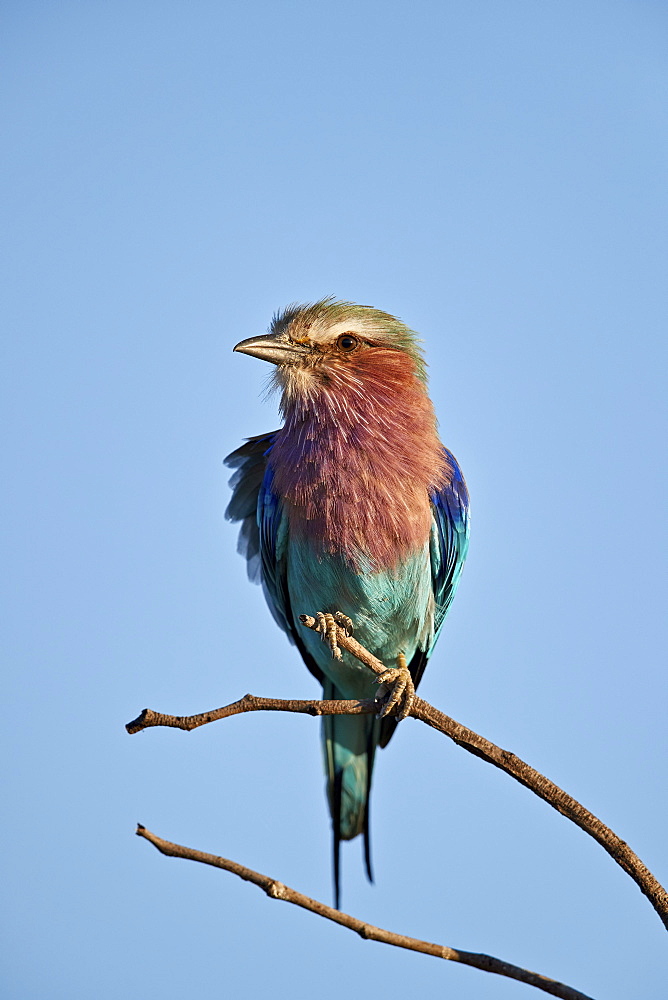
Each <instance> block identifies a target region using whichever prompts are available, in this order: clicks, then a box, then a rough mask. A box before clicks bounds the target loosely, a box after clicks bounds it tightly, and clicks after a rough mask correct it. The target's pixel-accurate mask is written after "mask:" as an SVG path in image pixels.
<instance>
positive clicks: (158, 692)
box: [1, 0, 668, 1000]
mask: <svg viewBox="0 0 668 1000" xmlns="http://www.w3.org/2000/svg"><path fill="white" fill-rule="evenodd" d="M2 20H3V25H4V26H3V40H4V41H3V48H4V56H3V61H2V62H3V69H2V78H3V88H2V93H3V96H2V114H3V121H4V125H3V131H4V135H5V143H4V145H5V156H4V158H3V165H2V168H1V169H2V183H1V190H2V192H3V194H2V198H3V203H4V204H3V218H4V221H3V232H4V240H3V242H4V247H5V263H4V267H3V271H4V276H5V282H4V290H3V292H2V304H3V314H4V320H3V329H4V330H5V336H4V337H3V342H4V343H3V348H2V351H3V355H4V362H3V373H4V374H3V378H4V379H5V380H6V386H5V389H4V392H3V395H2V427H3V430H4V432H5V433H4V434H3V437H4V440H5V444H4V455H3V468H4V472H5V476H4V479H5V484H6V490H5V491H4V492H5V496H4V500H3V514H2V524H3V529H4V531H3V535H4V541H3V549H4V559H3V562H4V565H5V567H6V575H5V583H4V585H3V587H4V589H5V593H4V600H3V604H4V607H5V609H6V617H5V624H4V626H3V650H4V652H3V660H4V661H5V663H6V668H7V669H6V678H7V679H6V681H5V688H4V691H5V706H6V709H5V717H4V725H3V729H2V741H3V744H4V749H3V759H4V762H5V768H6V769H7V765H9V768H8V770H9V776H8V780H7V782H6V791H5V794H4V797H3V806H4V807H5V810H6V816H5V820H4V823H3V830H4V840H5V848H4V852H3V858H4V863H5V865H6V872H5V875H4V879H3V881H4V884H5V894H6V895H7V897H8V900H9V905H7V906H6V907H5V917H6V918H7V924H8V926H7V928H6V933H5V935H4V945H3V952H4V954H3V963H2V965H3V973H2V975H3V978H4V985H3V990H2V992H3V996H6V997H7V998H11V1000H32V998H35V1000H37V998H40V1000H41V998H43V997H46V996H48V997H49V998H50V1000H61V998H62V1000H78V998H89V997H91V996H94V997H96V998H99V1000H112V998H113V1000H115V998H117V997H119V996H124V995H126V993H127V992H128V990H130V989H132V990H133V991H135V990H136V991H138V992H141V993H142V995H143V996H144V997H145V998H146V1000H152V998H158V997H160V998H161V1000H171V998H176V997H180V996H183V995H184V994H186V993H187V994H188V995H193V994H194V995H196V996H198V997H201V998H202V1000H208V998H214V997H216V998H217V997H219V996H221V995H230V996H241V997H256V996H262V995H267V994H269V995H271V996H274V997H278V998H283V997H286V998H287V997H289V998H291V1000H305V998H310V997H312V996H313V995H314V993H316V992H317V994H318V996H319V998H320V1000H334V998H336V1000H340V998H341V996H346V995H348V996H357V995H365V994H368V995H370V994H371V993H372V992H373V991H374V990H376V989H382V991H383V995H384V997H385V998H387V1000H393V998H395V997H396V998H400V997H403V996H405V995H406V993H407V992H408V991H410V992H415V991H418V992H419V993H420V994H421V995H431V993H432V992H433V993H434V994H437V993H438V995H440V994H441V993H444V994H447V995H449V996H456V997H457V998H458V1000H474V998H475V1000H487V998H490V1000H504V998H509V1000H511V998H515V997H517V998H519V997H521V996H529V995H530V994H529V992H528V990H529V988H528V987H526V986H522V985H520V984H517V983H513V982H510V981H505V980H501V979H499V978H498V977H492V976H485V975H484V974H482V973H479V972H475V971H474V970H469V969H465V968H458V967H455V966H450V965H447V964H445V963H439V962H436V961H434V960H432V959H429V958H424V957H420V956H416V955H410V954H407V953H405V952H400V951H396V950H394V949H388V948H383V947H381V946H380V945H373V944H372V943H369V942H363V941H361V940H359V939H357V938H356V937H355V936H354V935H352V934H350V933H349V932H345V931H343V930H341V929H338V928H336V927H334V926H332V925H329V924H326V923H325V922H324V921H320V920H318V919H317V918H315V917H313V916H310V915H308V914H305V913H302V912H299V911H297V910H296V909H294V908H290V907H287V906H282V905H279V904H277V903H275V902H271V901H269V900H268V899H266V897H264V896H263V895H262V894H261V893H259V892H258V890H256V889H254V888H252V887H250V886H247V885H244V884H242V883H241V882H238V881H236V880H235V879H234V878H233V877H232V876H229V875H225V874H223V873H219V872H214V871H212V870H210V869H205V868H202V867H199V866H196V865H192V864H185V863H184V862H177V861H169V860H167V859H165V858H162V857H160V856H159V855H158V854H157V853H156V852H155V851H153V849H152V848H150V847H149V846H148V845H147V844H145V843H143V842H141V841H139V840H138V839H137V838H135V837H134V834H133V830H134V825H135V822H136V821H141V822H142V823H144V824H145V825H146V826H148V827H149V828H150V829H153V830H154V831H155V832H156V833H158V834H160V835H162V836H164V837H166V838H169V839H173V840H176V841H179V842H182V843H185V844H188V845H190V846H194V847H198V848H200V849H202V850H208V851H212V852H214V853H219V854H223V855H226V856H228V857H231V858H234V859H236V860H238V861H239V862H241V863H243V864H246V865H248V866H250V867H253V868H256V869H258V870H260V871H263V872H266V873H268V874H271V875H273V876H275V877H276V878H279V879H281V880H283V881H285V882H287V883H288V884H290V885H293V886H294V887H295V888H297V889H300V890H301V891H304V892H306V893H308V894H309V895H312V896H315V897H318V898H322V899H325V900H327V901H330V900H331V883H330V870H329V855H330V844H329V826H328V819H327V814H326V805H325V799H324V793H323V783H324V779H323V774H322V768H321V762H320V750H319V735H318V723H317V722H315V721H314V720H312V719H308V718H300V717H292V716H278V715H276V716H274V715H268V716H260V715H255V716H246V717H242V718H236V719H232V720H229V721H228V722H226V723H224V724H219V725H217V726H208V727H205V728H204V729H202V730H200V731H198V732H196V733H193V734H190V735H186V734H183V733H179V732H172V731H164V732H163V731H160V730H155V731H150V732H147V733H144V734H142V735H139V736H134V737H132V738H131V737H129V736H127V735H126V734H125V732H124V728H123V726H124V723H125V722H127V721H128V720H129V719H131V718H133V717H134V716H135V715H136V714H137V712H138V711H139V710H140V709H141V708H143V707H144V706H146V705H149V706H151V707H154V708H157V709H160V710H164V711H167V712H174V713H177V714H181V713H187V712H196V711H201V710H204V709H206V708H211V707H214V706H216V705H219V704H224V703H225V702H227V701H232V700H235V699H236V698H238V697H239V696H241V695H242V694H244V693H245V692H246V691H252V692H253V693H256V694H264V695H275V696H281V697H309V696H315V695H316V694H317V688H316V685H315V684H314V683H313V681H312V679H311V678H310V676H309V675H308V673H307V672H306V670H305V668H304V667H303V666H302V664H301V662H300V660H299V657H298V655H297V654H296V652H295V651H294V649H292V648H291V647H289V646H288V644H287V642H286V641H285V639H284V638H283V637H282V636H281V634H280V633H278V631H277V629H276V627H275V625H274V623H273V621H272V620H271V618H270V616H269V613H268V612H267V611H266V609H265V607H264V605H263V600H262V596H261V594H260V592H259V590H258V589H257V588H254V587H252V586H251V585H250V584H249V583H248V582H247V580H246V578H245V572H244V567H243V565H242V561H241V560H240V559H239V557H238V556H237V555H236V553H235V545H236V531H235V529H234V527H233V526H231V525H229V524H227V523H226V522H225V521H224V520H223V517H222V511H223V509H224V506H225V504H226V502H227V498H228V490H227V486H226V480H227V471H226V470H225V469H224V468H223V466H222V459H223V457H224V456H225V455H226V454H227V453H228V452H229V451H231V450H233V449H234V448H235V447H237V445H238V444H239V442H240V441H241V440H242V439H243V438H244V437H246V436H248V435H251V434H255V433H259V432H262V431H266V430H270V429H273V427H275V426H277V416H276V401H275V400H274V399H270V400H266V399H264V400H263V398H262V393H263V387H264V384H265V380H266V374H267V372H266V367H265V366H263V365H262V364H261V363H260V362H258V361H254V360H252V359H250V358H247V357H241V356H236V355H235V356H233V355H232V354H231V348H232V346H233V345H234V344H235V343H236V342H237V341H239V340H241V339H242V338H245V337H249V336H252V335H254V334H260V333H262V332H263V331H264V330H265V329H266V326H267V324H268V322H269V320H270V318H271V315H272V313H273V312H274V310H276V309H278V308H280V307H282V306H284V305H286V304H287V303H288V302H291V301H294V300H298V301H305V300H311V299H315V298H319V297H321V296H323V295H326V294H330V293H333V294H335V295H337V296H339V297H342V298H348V299H352V300H355V301H361V302H364V303H367V304H370V305H374V306H377V307H379V308H382V309H384V310H386V311H389V312H392V313H395V314H397V315H399V316H400V317H401V318H402V319H403V320H405V321H406V322H407V323H409V324H410V325H411V326H413V327H414V328H415V329H417V330H419V331H420V332H421V334H422V335H423V337H424V341H425V348H426V352H427V357H428V360H429V363H430V379H431V390H432V395H433V398H434V401H435V405H436V409H437V412H438V415H439V420H440V426H441V432H442V436H443V439H444V441H445V443H446V444H447V445H448V446H449V447H450V448H451V449H452V450H453V451H454V452H455V454H456V455H457V457H458V459H459V461H460V463H461V465H462V467H463V469H464V472H465V474H466V477H467V480H468V484H469V488H470V492H471V496H472V510H473V519H472V538H471V550H470V556H469V561H468V564H467V568H466V571H465V574H464V577H463V580H462V584H461V587H460V591H459V593H458V596H457V599H456V601H455V604H454V606H453V609H452V612H451V616H450V619H449V622H448V625H447V627H446V629H445V630H444V633H443V635H442V638H441V640H440V643H439V646H438V649H437V652H436V653H435V655H434V657H433V659H432V661H431V664H430V668H429V670H428V671H427V673H426V675H425V680H424V682H423V686H422V688H421V694H423V695H424V697H425V698H427V699H429V700H430V701H432V702H433V703H434V704H436V705H438V706H439V707H440V708H442V709H444V710H445V711H446V712H448V714H450V715H452V716H454V717H455V718H456V719H458V720H459V721H461V722H463V723H464V724H466V725H469V726H471V727H472V728H473V729H475V730H477V731H478V732H480V733H482V734H484V735H485V736H487V737H488V738H489V739H491V740H494V741H495V742H496V743H498V744H500V745H502V746H504V747H507V748H508V749H512V750H513V751H514V752H516V753H517V754H519V755H520V756H521V757H523V758H524V759H526V760H527V761H529V762H530V763H531V764H532V765H533V766H534V767H536V768H538V769H539V770H541V771H543V772H544V773H545V774H547V775H548V776H549V777H550V778H552V779H553V780H554V781H556V782H557V783H558V784H560V785H561V786H562V787H564V788H565V789H567V790H568V791H569V792H570V793H571V794H573V795H574V796H575V797H576V798H578V799H579V800H580V801H582V802H583V803H584V804H585V805H586V806H587V807H588V808H590V809H591V810H592V811H593V812H595V813H596V814H597V815H599V816H600V817H601V818H602V819H603V820H604V821H605V822H607V823H609V824H610V825H611V826H612V827H613V828H614V829H615V831H616V832H617V833H618V834H619V835H620V836H622V837H623V838H624V839H626V840H627V841H628V842H629V844H630V845H631V846H632V847H633V848H634V850H636V851H637V853H638V854H639V855H640V856H641V858H642V859H643V860H644V861H645V862H646V863H647V865H648V866H649V867H650V868H651V869H652V870H653V871H654V872H655V874H656V875H657V876H658V877H659V878H660V879H661V880H662V881H663V882H664V884H665V883H666V881H668V852H667V850H666V835H665V831H666V827H667V825H668V809H667V807H666V792H665V789H666V782H667V779H668V774H667V771H668V753H666V740H667V738H668V737H667V734H666V725H665V718H666V694H667V690H666V671H665V659H666V657H665V649H666V638H667V637H666V630H665V620H666V616H665V606H666V596H667V595H666V587H665V565H666V547H667V546H666V530H665V529H666V518H665V495H666V463H665V457H664V456H665V439H666V420H665V416H666V414H665V398H666V387H665V369H666V360H667V359H666V346H665V344H666V296H665V276H666V257H667V252H666V250H667V247H666V208H667V202H668V196H667V193H666V191H667V189H666V167H667V159H668V157H667V144H666V139H667V136H668V114H667V111H666V108H667V106H668V105H667V103H666V98H667V96H668V95H667V90H668V87H667V84H668V63H667V60H666V35H667V27H668V10H667V9H666V6H665V4H662V3H652V2H645V0H639V2H633V3H630V2H628V3H618V2H608V3H597V2H580V3H571V2H559V3H554V2H546V3H537V2H529V0H525V2H520V0H509V2H507V3H503V4H498V3H492V2H476V0H473V2H470V3H459V4H456V3H447V2H441V3H434V2H423V0H418V2H414V3H411V4H407V3H394V2H385V3H379V2H371V0H358V2H356V3H351V2H348V0H340V2H338V3H336V4H333V3H328V2H323V3H320V4H317V5H316V4H312V3H305V2H276V3H264V2H253V0H250V2H246V3H240V2H234V3H232V2H227V3H208V2H198V0H194V2H191V3H188V4H186V3H183V2H162V3H156V2H144V0H135V2H133V3H128V2H115V3H82V2H79V3H75V2H70V0H63V2H61V3H58V4H51V3H45V2H32V0H22V2H21V3H18V2H13V3H12V2H8V3H6V4H5V6H4V11H3V15H2ZM372 825H373V839H374V856H375V867H376V875H377V883H376V885H375V886H369V885H368V884H367V883H366V881H365V879H364V875H363V868H362V860H361V845H360V842H359V841H358V842H355V843H353V844H352V845H349V846H347V848H346V850H345V852H344V858H343V866H344V875H343V906H344V908H345V909H346V910H348V911H349V912H352V913H354V914H355V915H357V916H360V917H363V918H365V919H367V920H369V921H370V922H373V923H376V924H379V925H381V926H385V927H389V928H391V929H393V930H396V931H401V932H404V933H407V934H409V935H413V936H417V937H425V938H427V939H429V940H435V941H440V942H443V943H444V944H449V945H452V946H454V947H459V948H463V949H466V950H470V951H484V952H489V953H491V954H494V955H497V956H499V957H502V958H505V959H507V960H508V961H511V962H514V963H516V964H520V965H525V966H527V967H529V968H532V969H536V970H538V971H541V972H543V973H545V974H547V975H550V976H553V977H555V978H558V979H562V980H564V981H566V982H568V983H570V984H571V985H573V986H575V987H577V988H579V989H581V990H583V991H584V992H586V993H589V994H591V995H592V996H594V997H597V998H603V997H605V998H606V1000H628V998H629V997H643V1000H659V998H660V997H663V996H665V957H664V956H665V951H664V949H665V932H664V931H663V929H662V927H661V924H660V922H659V920H658V918H657V917H656V915H655V914H654V912H653V911H652V909H651V908H650V906H649V905H648V904H647V902H646V901H645V900H644V899H643V897H642V896H641V895H640V893H639V892H638V890H637V889H636V887H635V885H634V884H633V883H632V882H631V881H630V880H629V879H628V878H627V877H626V876H625V875H624V874H623V873H622V872H621V870H620V869H619V868H617V867H616V866H615V865H614V863H613V862H612V861H611V860H610V859H609V858H608V857H607V855H605V854H604V852H603V851H602V850H601V849H600V848H599V847H598V846H597V845H596V844H594V842H593V841H591V840H589V839H588V838H587V837H585V835H584V834H582V833H581V832H580V831H579V830H577V829H576V828H575V827H573V826H572V825H571V824H568V823H567V822H566V821H565V820H563V819H562V818H561V817H560V816H558V815H557V814H556V813H555V812H553V811H552V810H550V809H549V808H548V807H547V806H546V805H545V804H543V803H542V802H540V801H539V800H538V799H536V798H535V797H533V796H531V795H530V794H529V793H528V792H527V791H525V790H524V789H522V788H521V787H519V786H517V785H516V784H515V783H514V782H512V780H511V779H510V778H508V777H506V776H504V775H503V774H501V773H500V772H499V773H497V772H496V771H495V770H494V769H492V768H490V767H488V766H486V765H485V764H483V763H482V762H481V761H479V760H477V759H475V758H473V757H471V756H469V755H467V754H466V753H464V752H463V751H461V750H459V749H458V748H456V747H455V746H454V745H452V744H450V743H449V742H448V741H446V740H445V739H444V738H443V737H439V736H438V735H437V734H435V733H432V732H429V731H427V730H426V728H424V727H420V726H419V725H418V724H417V723H414V722H411V721H408V722H406V723H405V724H404V725H403V726H402V729H401V731H400V732H399V734H397V736H396V738H395V739H394V740H393V742H392V745H391V746H390V747H389V748H388V749H387V751H385V752H383V753H382V754H381V755H380V757H379V759H378V763H377V768H376V775H375V787H374V794H373V812H372ZM536 995H538V994H537V993H536Z"/></svg>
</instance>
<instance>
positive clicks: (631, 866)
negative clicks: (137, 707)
mask: <svg viewBox="0 0 668 1000" xmlns="http://www.w3.org/2000/svg"><path fill="white" fill-rule="evenodd" d="M301 621H302V623H303V624H304V625H305V626H306V627H307V628H313V627H315V625H316V622H315V619H314V618H310V617H309V616H308V615H301ZM337 639H338V642H339V645H340V646H341V647H342V648H343V649H347V650H348V651H349V652H350V653H352V654H353V656H356V657H357V658H358V659H359V660H360V661H361V662H362V663H365V664H366V665H367V666H369V667H370V668H371V669H372V670H373V671H374V672H375V673H380V672H381V671H384V670H385V665H384V664H382V663H381V662H380V660H377V659H376V658H375V657H374V656H372V654H371V653H369V652H368V650H366V649H364V647H363V646H360V644H359V643H358V642H357V641H356V640H355V639H353V638H352V637H351V636H349V635H347V634H346V632H345V631H344V629H342V628H339V629H338V635H337ZM379 707H380V703H379V702H375V701H318V700H313V701H309V700H302V701H295V700H284V699H280V698H256V697H254V696H253V695H250V694H247V695H245V696H244V697H243V698H241V699H240V700H239V701H235V702H234V703H233V704H231V705H225V706H223V707H222V708H218V709H215V710H214V711H211V712H203V713H202V714H201V715H190V716H172V715H163V714H161V713H158V712H154V711H152V710H151V709H148V708H147V709H144V711H143V712H142V713H141V715H140V716H139V717H138V718H137V719H134V720H133V721H132V722H129V723H128V724H127V726H126V729H127V731H128V732H129V733H138V732H140V731H141V730H142V729H148V728H149V727H151V726H171V727H173V728H176V729H185V730H190V729H196V728H197V727H198V726H203V725H205V724H206V723H208V722H215V721H217V720H218V719H225V718H227V717H228V716H230V715H239V714H241V713H243V712H257V711H265V712H266V711H269V712H297V713H301V714H304V715H370V714H373V713H376V712H378V710H379ZM409 717H412V718H415V719H419V720H420V722H424V723H425V724H426V725H428V726H431V727H432V729H437V730H438V731H439V732H440V733H443V734H444V735H445V736H448V737H449V738H450V739H451V740H454V742H455V743H456V744H457V745H458V746H460V747H463V748H464V750H468V752H469V753H472V754H475V756H476V757H481V758H482V760H486V761H487V763H488V764H493V765H494V767H498V768H499V769H500V770H502V771H505V772H506V774H509V775H511V776H512V777H513V778H515V780H516V781H519V782H520V784H522V785H524V786H525V788H528V789H529V790H530V791H532V792H534V794H535V795H538V796H539V798H541V799H543V800H544V801H545V802H547V803H548V804H549V805H551V806H552V808H553V809H556V810H557V812H560V813H561V814H562V816H565V817H566V818H567V819H569V820H571V822H573V823H575V824H576V825H577V826H579V827H580V829H581V830H584V832H585V833H587V834H589V836H590V837H593V838H594V840H596V841H597V842H598V843H599V844H600V845H601V847H603V849H604V850H605V851H607V852H608V854H609V855H610V857H611V858H613V860H614V861H616V862H617V864H618V865H619V866H620V867H621V868H623V869H624V871H625V872H626V873H627V875H629V876H630V877H631V878H632V879H633V881H634V882H635V883H636V885H637V886H638V887H639V889H640V891H641V892H642V893H643V894H644V895H645V896H646V897H647V899H648V900H649V901H650V903H651V904H652V906H653V907H654V909H655V910H656V912H657V913H658V915H659V917H660V918H661V920H662V922H663V924H664V926H665V927H666V929H668V892H666V890H665V889H664V888H663V886H662V885H661V884H660V882H659V881H658V880H657V879H656V878H655V876H654V875H653V874H652V872H650V871H649V869H648V868H647V867H646V865H644V864H643V862H642V861H641V860H640V858H639V857H638V856H637V854H635V853H634V852H633V851H632V850H631V848H630V847H629V845H628V844H627V843H626V842H625V841H623V840H622V839H621V837H618V836H617V834H616V833H613V831H612V830H611V829H610V828H609V827H607V826H606V825H605V824H604V823H602V822H601V820H600V819H598V817H596V816H594V814H593V813H591V812H589V810H588V809H585V807H584V806H583V805H581V804H580V803H579V802H578V801H577V800H576V799H574V798H573V797H572V796H570V795H568V794H567V793H566V792H565V791H564V790H563V789H562V788H559V786H558V785H555V784H554V782H552V781H550V780H549V778H546V777H545V775H543V774H541V773H540V772H539V771H536V770H535V769H534V768H532V767H530V766H529V765H528V764H526V763H525V762H524V761H523V760H521V759H520V758H519V757H517V756H516V755H515V754H513V753H511V752H510V751H509V750H502V749H501V747H498V746H496V744H494V743H491V742H490V741H489V740H486V739H485V738H484V737H483V736H479V735H478V733H475V732H473V730H471V729H467V728H466V727H465V726H462V725H461V724H460V723H459V722H455V720H454V719H451V718H450V717H449V716H448V715H445V714H444V713H443V712H440V711H439V710H438V709H437V708H434V706H433V705H430V704H429V702H427V701H423V700H422V698H417V697H416V698H415V700H414V701H413V703H412V707H411V710H410V713H409Z"/></svg>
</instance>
